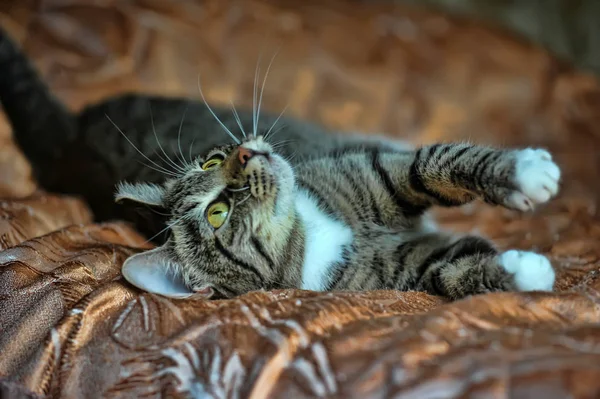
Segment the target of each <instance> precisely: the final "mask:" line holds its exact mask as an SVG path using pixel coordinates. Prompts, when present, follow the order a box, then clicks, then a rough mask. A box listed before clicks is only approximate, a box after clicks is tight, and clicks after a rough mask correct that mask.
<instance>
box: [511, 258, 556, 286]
mask: <svg viewBox="0 0 600 399" xmlns="http://www.w3.org/2000/svg"><path fill="white" fill-rule="evenodd" d="M499 263H500V265H501V266H502V267H503V268H504V270H506V271H507V272H509V273H511V274H513V275H514V279H515V284H516V286H517V289H518V290H519V291H552V287H553V286H554V269H552V265H551V264H550V261H549V260H548V258H546V257H545V256H543V255H540V254H536V253H535V252H528V251H517V250H515V249H512V250H510V251H506V252H504V253H503V254H501V255H500V258H499Z"/></svg>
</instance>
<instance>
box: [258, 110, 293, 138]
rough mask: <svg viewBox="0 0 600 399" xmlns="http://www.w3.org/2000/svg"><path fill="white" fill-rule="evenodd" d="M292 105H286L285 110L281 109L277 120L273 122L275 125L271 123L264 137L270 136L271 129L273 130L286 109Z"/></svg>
mask: <svg viewBox="0 0 600 399" xmlns="http://www.w3.org/2000/svg"><path fill="white" fill-rule="evenodd" d="M289 106H290V105H289V104H288V105H286V106H285V107H284V108H283V111H281V113H280V114H279V116H278V117H277V119H275V122H273V125H271V127H270V128H269V130H268V131H267V133H265V136H264V137H263V138H264V139H265V140H266V139H268V138H269V134H270V133H271V131H272V130H273V128H274V127H275V125H276V124H277V122H279V119H281V117H282V116H283V114H284V113H285V111H286V110H287V109H288V107H289Z"/></svg>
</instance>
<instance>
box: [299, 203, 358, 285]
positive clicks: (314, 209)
mask: <svg viewBox="0 0 600 399" xmlns="http://www.w3.org/2000/svg"><path fill="white" fill-rule="evenodd" d="M295 202H296V210H297V212H298V214H299V215H300V218H301V219H302V221H303V222H304V229H305V232H306V242H305V244H304V265H303V266H302V288H303V289H305V290H313V291H322V290H324V289H325V288H326V287H327V282H328V279H329V275H330V271H331V266H332V265H333V264H334V263H336V262H339V261H341V260H342V250H343V247H344V246H346V245H349V244H351V243H352V230H351V229H350V228H349V227H348V226H346V225H345V224H343V223H342V222H340V221H338V220H335V219H333V218H331V217H330V216H329V215H327V214H326V213H325V212H323V211H322V210H321V209H319V206H318V205H317V202H316V201H315V200H314V199H313V198H311V197H310V196H309V195H308V194H307V193H305V192H303V191H298V192H297V193H296V200H295Z"/></svg>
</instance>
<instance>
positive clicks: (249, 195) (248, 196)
mask: <svg viewBox="0 0 600 399" xmlns="http://www.w3.org/2000/svg"><path fill="white" fill-rule="evenodd" d="M251 196H252V194H248V195H247V196H246V198H244V199H243V200H241V201H240V202H238V203H237V204H235V205H236V206H239V205H242V204H243V203H244V202H246V201H248V198H250V197H251Z"/></svg>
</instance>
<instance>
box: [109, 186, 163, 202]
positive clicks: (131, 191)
mask: <svg viewBox="0 0 600 399" xmlns="http://www.w3.org/2000/svg"><path fill="white" fill-rule="evenodd" d="M123 200H131V201H135V202H139V203H141V204H146V205H152V206H163V205H164V200H165V189H164V187H162V186H159V185H157V184H149V183H137V184H131V183H126V182H121V183H119V185H118V186H117V193H116V194H115V202H120V201H123Z"/></svg>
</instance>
